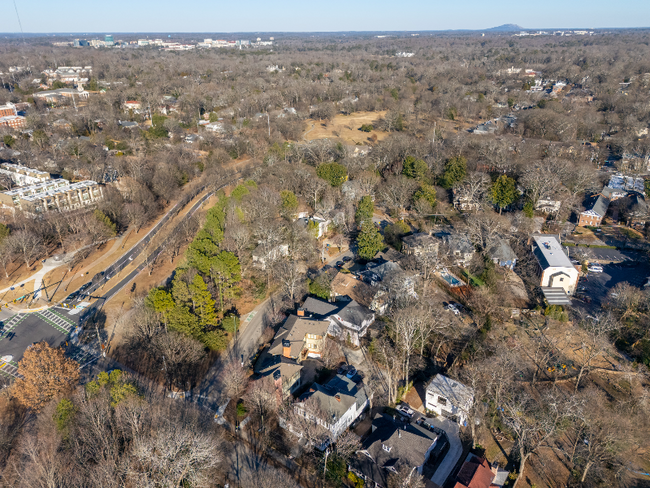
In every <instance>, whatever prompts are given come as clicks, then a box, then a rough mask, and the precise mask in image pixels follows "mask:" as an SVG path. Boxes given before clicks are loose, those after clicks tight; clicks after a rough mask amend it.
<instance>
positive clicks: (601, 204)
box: [578, 194, 610, 227]
mask: <svg viewBox="0 0 650 488" xmlns="http://www.w3.org/2000/svg"><path fill="white" fill-rule="evenodd" d="M609 203H610V200H609V198H607V197H606V196H604V195H602V194H601V195H599V196H598V199H597V200H596V203H594V206H593V207H592V208H591V209H589V210H585V211H584V212H581V213H580V218H579V219H578V225H580V226H586V225H589V226H592V227H600V224H601V223H602V221H603V218H604V217H605V215H606V214H607V209H608V208H609Z"/></svg>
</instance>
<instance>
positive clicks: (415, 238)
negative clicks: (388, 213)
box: [402, 232, 439, 256]
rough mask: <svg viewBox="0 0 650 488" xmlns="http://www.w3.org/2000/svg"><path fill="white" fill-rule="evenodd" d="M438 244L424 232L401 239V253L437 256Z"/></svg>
mask: <svg viewBox="0 0 650 488" xmlns="http://www.w3.org/2000/svg"><path fill="white" fill-rule="evenodd" d="M438 246H439V242H438V240H437V239H435V238H434V237H433V236H431V235H430V234H428V233H426V232H418V233H417V234H411V235H410V236H404V237H402V252H403V253H404V254H408V255H414V256H419V255H421V254H427V253H432V254H438Z"/></svg>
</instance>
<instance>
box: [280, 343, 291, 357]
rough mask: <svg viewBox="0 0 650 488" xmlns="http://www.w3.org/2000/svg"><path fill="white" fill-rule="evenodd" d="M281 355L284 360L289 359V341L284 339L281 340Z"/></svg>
mask: <svg viewBox="0 0 650 488" xmlns="http://www.w3.org/2000/svg"><path fill="white" fill-rule="evenodd" d="M282 355H283V356H284V357H285V358H291V341H288V340H286V339H283V340H282Z"/></svg>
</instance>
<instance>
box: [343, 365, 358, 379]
mask: <svg viewBox="0 0 650 488" xmlns="http://www.w3.org/2000/svg"><path fill="white" fill-rule="evenodd" d="M355 374H357V368H355V367H354V366H350V368H349V369H348V374H346V375H345V376H347V377H348V378H350V379H352V378H353V377H354V375H355Z"/></svg>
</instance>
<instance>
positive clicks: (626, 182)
mask: <svg viewBox="0 0 650 488" xmlns="http://www.w3.org/2000/svg"><path fill="white" fill-rule="evenodd" d="M644 185H645V181H644V180H643V178H636V177H633V176H624V175H622V174H620V173H619V174H616V175H613V176H612V177H611V178H610V179H609V183H608V184H607V186H609V187H610V188H615V189H617V190H629V191H638V192H639V193H643V192H644V191H645V186H644Z"/></svg>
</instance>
